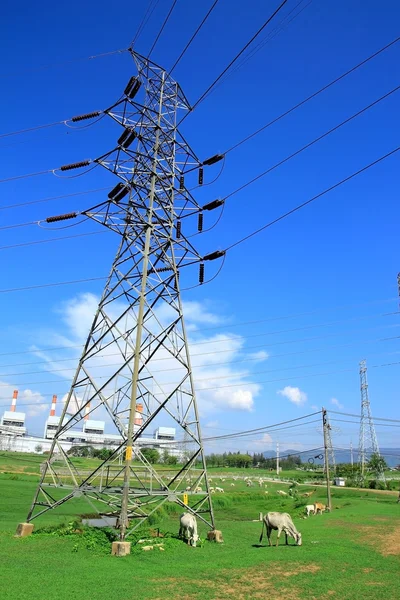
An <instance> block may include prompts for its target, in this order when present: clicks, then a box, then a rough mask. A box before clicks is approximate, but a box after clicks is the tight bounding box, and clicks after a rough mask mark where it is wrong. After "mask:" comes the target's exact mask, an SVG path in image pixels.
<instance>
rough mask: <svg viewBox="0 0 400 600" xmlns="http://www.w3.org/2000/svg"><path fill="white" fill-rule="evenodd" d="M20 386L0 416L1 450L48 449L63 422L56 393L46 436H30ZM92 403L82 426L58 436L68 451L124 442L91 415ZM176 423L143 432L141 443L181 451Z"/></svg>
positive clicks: (173, 452) (138, 421) (175, 452)
mask: <svg viewBox="0 0 400 600" xmlns="http://www.w3.org/2000/svg"><path fill="white" fill-rule="evenodd" d="M17 399H18V390H14V393H13V398H12V403H11V408H10V410H7V411H5V412H4V414H3V416H2V417H1V420H0V450H9V451H14V452H48V451H49V450H50V448H51V444H52V440H53V438H54V435H55V433H56V431H57V430H58V427H59V425H60V419H61V417H58V416H56V403H57V396H56V395H54V396H53V399H52V404H51V410H50V414H49V416H48V418H47V420H46V422H45V426H44V433H43V437H39V436H30V435H29V433H28V430H27V428H26V425H25V413H23V412H17V410H16V407H17ZM142 413H143V405H142V404H138V405H137V407H136V414H135V421H134V430H135V431H138V429H139V428H140V427H141V426H142V424H143V414H142ZM89 417H90V404H88V405H87V406H86V410H85V416H84V418H83V421H82V423H83V425H82V428H81V429H78V428H76V429H75V428H74V429H72V428H71V429H68V430H66V431H65V432H63V433H61V435H60V436H59V438H58V439H59V441H60V444H61V446H62V448H63V450H65V451H66V452H68V450H70V449H71V448H72V447H73V446H93V447H94V448H110V449H113V448H117V447H118V446H119V445H120V444H121V443H122V437H121V436H120V435H119V434H113V433H106V431H105V429H106V423H105V421H97V420H94V419H90V418H89ZM175 433H176V432H175V429H174V428H173V427H158V428H157V429H156V430H155V431H154V434H153V437H144V436H141V437H140V438H139V439H138V444H139V445H140V446H143V447H146V448H154V449H156V450H158V451H159V452H164V451H165V450H166V451H167V452H168V453H169V454H170V455H172V456H177V457H178V458H179V457H180V455H181V450H180V449H179V445H178V443H177V441H176V439H175Z"/></svg>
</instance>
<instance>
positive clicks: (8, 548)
mask: <svg viewBox="0 0 400 600" xmlns="http://www.w3.org/2000/svg"><path fill="white" fill-rule="evenodd" d="M15 458H16V457H14V459H15ZM30 458H31V457H29V459H30ZM37 458H38V461H37V462H38V464H37V474H38V473H39V464H40V462H41V458H42V457H37ZM2 460H3V459H2ZM9 460H12V459H9ZM14 462H17V461H14ZM18 462H20V461H18ZM22 465H23V463H21V466H22ZM32 471H34V469H33V463H28V462H27V463H26V464H25V465H24V466H23V468H22V470H21V471H19V473H20V474H18V475H15V474H2V475H0V564H1V587H0V590H1V591H0V597H1V598H7V600H28V599H29V600H43V598H51V599H53V598H54V599H57V600H64V599H65V600H75V599H76V600H78V599H79V600H81V599H82V598H84V599H86V598H90V599H91V600H103V598H104V597H107V599H108V600H120V598H126V599H127V600H142V599H143V600H147V599H150V598H151V599H153V600H154V599H164V598H171V597H172V598H179V599H186V600H187V599H192V598H193V599H195V600H215V599H225V598H226V599H228V598H229V599H231V598H235V599H238V600H245V599H252V598H266V597H268V598H271V599H275V598H276V599H277V598H279V599H281V598H282V597H285V598H286V600H293V599H297V598H298V599H307V600H311V599H313V598H315V599H317V598H318V599H325V598H332V597H333V598H335V597H336V598H344V599H346V600H353V599H354V600H355V599H358V598H363V599H364V600H375V599H377V598H380V597H384V598H385V600H392V599H393V600H394V599H395V598H398V585H397V582H398V573H399V568H400V560H399V552H400V544H399V540H400V518H399V512H400V505H399V504H397V503H396V494H394V495H384V496H383V495H379V494H377V493H375V492H374V491H367V490H362V491H356V490H347V489H337V490H335V489H334V490H333V501H334V506H335V508H334V510H333V511H332V513H330V514H323V515H321V516H316V517H311V518H309V519H306V520H303V519H301V516H302V513H303V508H302V506H301V502H304V503H305V502H306V501H307V502H308V500H306V499H302V500H298V501H294V500H292V499H291V498H280V497H279V496H277V495H276V490H277V489H279V488H282V486H283V484H273V483H271V484H268V488H267V490H268V491H269V494H268V495H266V494H265V489H264V488H257V487H254V488H248V489H246V488H245V487H244V484H243V482H238V481H235V482H234V483H235V487H230V482H233V480H232V479H230V480H229V481H228V478H227V479H226V481H225V482H223V483H221V485H222V486H223V487H224V488H225V494H221V495H214V496H213V501H214V507H215V515H216V520H217V525H218V527H219V528H220V529H221V530H222V532H223V535H224V540H225V542H224V544H223V545H217V544H212V543H207V542H204V543H203V544H202V545H201V547H198V548H191V547H188V546H186V545H185V544H184V543H182V542H180V541H178V540H176V539H175V538H174V537H169V538H167V539H166V540H165V541H164V546H165V551H164V552H160V551H159V550H153V551H150V552H143V551H141V550H139V549H138V547H137V546H136V547H133V552H132V554H131V556H128V557H126V558H115V557H112V556H110V555H109V550H110V542H109V540H108V539H107V538H105V536H104V535H103V533H102V532H97V533H96V534H93V535H92V534H91V532H90V531H89V532H84V533H82V529H81V530H80V531H81V533H73V531H74V529H75V526H72V527H68V526H67V527H65V528H64V529H63V530H62V532H61V533H64V534H65V535H60V532H59V533H57V531H56V532H53V533H52V532H49V531H48V530H47V532H46V529H45V528H46V527H48V526H49V525H54V524H57V523H61V522H64V523H71V522H72V521H73V520H74V518H75V516H76V515H77V514H82V513H86V512H88V509H89V507H88V504H87V503H86V501H85V500H84V499H82V498H79V499H74V500H73V501H70V502H67V503H66V504H64V505H62V506H61V507H59V509H57V510H55V511H50V512H49V513H46V514H45V515H43V517H40V518H39V519H38V520H37V521H36V522H35V529H36V533H35V534H34V535H32V536H31V537H29V538H25V539H15V538H14V537H13V533H14V531H15V527H16V524H17V523H18V522H20V521H23V520H25V518H26V513H27V509H28V508H29V505H30V503H31V501H32V496H33V493H34V490H35V486H36V483H37V479H38V477H37V475H36V476H32V475H28V474H27V473H30V472H32ZM215 484H216V485H219V482H217V481H215ZM282 489H287V488H282ZM306 489H310V490H311V489H313V488H312V487H310V488H305V487H303V486H302V487H301V492H303V491H305V490H306ZM314 499H315V500H321V501H324V499H325V490H324V489H323V488H320V487H318V488H317V489H316V492H315V493H314V494H313V496H312V500H314ZM268 510H280V511H287V512H289V513H290V514H291V515H292V516H293V519H294V522H295V524H296V526H297V528H298V529H299V530H300V531H301V532H302V534H303V545H302V546H301V547H297V546H294V545H290V546H288V547H285V546H284V539H282V542H283V543H282V542H281V543H282V545H281V546H279V548H275V547H272V548H269V547H266V546H263V547H259V544H258V539H259V535H260V530H261V526H260V523H259V522H254V521H253V519H257V518H258V513H259V511H262V512H264V513H265V512H267V511H268ZM179 512H180V511H179ZM177 517H178V513H176V512H175V511H174V512H171V511H167V510H165V511H163V512H162V513H161V514H160V516H159V523H157V526H159V527H160V528H161V530H162V531H163V532H171V535H172V534H176V532H177V529H178V520H177ZM199 529H200V534H201V536H202V538H204V537H205V535H206V530H205V528H204V527H203V526H202V525H200V526H199ZM41 531H42V532H41ZM291 544H293V541H292V540H291Z"/></svg>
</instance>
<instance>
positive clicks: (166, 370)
mask: <svg viewBox="0 0 400 600" xmlns="http://www.w3.org/2000/svg"><path fill="white" fill-rule="evenodd" d="M210 354H212V353H210ZM393 354H396V355H397V354H399V352H378V353H374V354H372V356H375V355H377V356H392V355H393ZM107 356H120V354H118V353H114V354H107V355H103V356H102V357H101V358H105V357H107ZM68 360H71V359H68ZM163 360H168V359H163ZM252 360H257V358H253V359H251V358H250V359H242V360H236V361H235V360H233V361H225V362H221V363H211V364H200V365H192V368H193V369H205V368H208V367H214V366H220V365H232V364H237V363H243V362H248V361H252ZM352 360H357V357H356V358H354V359H353V357H351V358H349V357H346V358H341V359H338V360H330V361H325V362H319V363H312V364H308V365H296V366H290V367H280V368H278V369H266V370H263V371H253V372H252V373H240V372H239V373H237V374H235V373H230V374H229V375H213V376H212V377H207V378H201V379H197V381H209V380H210V379H212V380H213V381H214V380H216V379H236V378H238V377H240V378H243V377H244V376H249V375H251V376H252V377H253V376H255V375H261V374H265V373H278V372H280V371H295V370H297V369H311V368H313V367H321V366H325V365H333V364H338V363H343V362H351V361H352ZM49 362H52V361H48V362H46V361H43V363H45V364H48V363H49ZM54 362H58V361H57V360H55V361H54ZM62 362H64V361H62ZM35 364H42V363H35ZM114 364H115V363H110V364H104V363H100V364H97V365H91V369H105V368H107V367H112V366H114ZM396 364H397V363H396ZM7 366H12V365H5V366H2V368H7ZM180 370H181V368H180V367H174V368H172V369H171V368H168V369H158V370H154V371H152V373H154V374H156V373H171V372H172V371H180ZM66 371H76V366H74V367H63V368H61V369H41V370H39V371H24V372H23V373H20V372H19V373H0V378H1V377H18V376H21V375H41V374H45V373H65V372H66Z"/></svg>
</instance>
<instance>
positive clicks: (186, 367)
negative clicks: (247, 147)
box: [27, 52, 222, 541]
mask: <svg viewBox="0 0 400 600" xmlns="http://www.w3.org/2000/svg"><path fill="white" fill-rule="evenodd" d="M132 56H133V59H134V61H135V63H136V67H137V70H138V75H137V76H134V77H132V78H131V79H130V81H129V83H128V85H127V87H126V89H125V92H124V95H123V97H122V99H121V100H119V101H118V102H117V103H116V104H115V105H114V106H113V107H112V108H111V109H109V110H108V111H107V114H108V115H109V116H110V117H111V118H112V119H113V120H114V121H116V122H117V123H118V124H119V125H120V126H121V125H122V127H123V130H122V134H121V135H120V137H119V139H118V142H117V146H116V147H115V148H114V149H113V150H112V151H111V152H109V153H107V154H105V155H103V156H102V157H100V158H98V159H96V162H97V163H98V164H99V165H102V166H103V167H104V168H106V169H107V170H109V171H111V172H112V173H114V174H115V175H117V177H118V178H119V179H120V182H119V183H118V184H117V185H116V186H115V187H114V189H113V190H112V191H111V192H110V193H109V194H108V198H107V199H106V200H105V201H104V202H102V203H100V204H98V205H97V206H95V207H92V208H91V209H89V210H87V211H85V213H84V214H86V215H87V216H88V217H90V218H92V219H93V220H95V221H96V222H98V223H100V224H102V225H103V226H105V227H107V228H109V229H111V230H112V231H114V232H116V233H117V234H118V235H119V236H120V243H119V248H118V251H117V254H116V257H115V259H114V262H113V265H112V268H111V272H110V275H109V277H108V280H107V283H106V285H105V288H104V291H103V294H102V297H101V300H100V303H99V306H98V309H97V312H96V314H95V316H94V319H93V323H92V326H91V329H90V332H89V335H88V338H87V341H86V343H85V345H84V350H83V352H82V356H81V358H80V361H79V364H78V367H77V370H76V373H75V376H74V378H73V381H72V385H71V389H70V391H69V393H68V396H67V398H66V400H65V404H64V409H63V413H62V416H61V419H60V422H59V425H58V429H57V431H56V433H55V436H54V440H53V443H52V446H51V450H50V454H49V457H48V460H47V461H46V463H45V465H44V469H43V472H42V475H41V479H40V483H39V485H38V488H37V490H36V493H35V496H34V499H33V503H32V506H31V509H30V511H29V514H28V517H27V521H28V523H30V522H31V521H32V520H33V519H35V518H36V517H38V516H39V515H41V514H43V513H44V512H46V511H49V510H51V509H53V508H56V507H57V506H60V505H61V504H63V503H64V502H67V501H69V500H71V499H73V498H75V497H77V496H78V497H79V496H82V495H83V496H84V497H85V498H86V499H87V500H88V501H89V503H91V504H92V505H93V507H95V508H96V510H97V511H100V512H101V513H103V514H109V515H113V516H116V517H117V518H118V520H117V525H118V527H119V529H120V540H121V541H124V540H125V539H126V538H127V537H128V536H129V535H130V534H131V533H132V532H133V531H134V530H135V529H137V528H138V527H139V526H140V525H141V524H142V523H143V522H144V521H145V520H146V519H147V518H148V517H149V516H150V515H152V514H153V513H155V512H156V511H157V510H158V509H159V508H160V507H161V506H162V505H163V503H164V502H166V501H173V502H176V503H178V504H179V505H181V506H182V508H185V510H188V511H190V512H191V513H193V514H194V515H196V516H197V517H198V518H199V519H200V520H201V521H203V522H204V523H205V524H206V525H207V526H208V527H210V528H211V529H214V528H215V524H214V515H213V508H212V503H211V497H210V492H209V484H208V478H207V469H206V462H205V456H204V449H203V445H202V438H201V431H200V423H199V414H198V409H197V404H196V396H195V392H194V383H193V373H192V368H191V363H190V357H189V348H188V340H187V335H186V329H185V323H184V318H183V308H182V301H181V294H180V280H179V275H180V272H181V271H182V269H183V267H185V266H187V265H189V264H191V263H194V262H199V263H200V282H202V281H203V278H204V263H203V262H202V261H204V260H213V259H214V258H217V257H219V256H220V255H221V254H222V253H219V252H214V253H212V254H210V255H208V256H205V257H201V256H200V255H199V254H198V252H197V251H196V250H195V249H194V247H193V246H192V244H191V243H190V241H189V239H188V236H187V235H186V237H185V235H184V231H185V229H186V230H190V225H188V226H187V227H186V223H190V221H191V220H192V219H190V217H191V216H193V215H198V229H199V230H201V229H202V223H203V213H202V209H201V207H200V206H199V205H198V204H197V202H196V201H195V199H194V198H193V196H192V194H191V193H190V191H188V186H187V184H185V175H184V174H185V172H189V171H194V172H195V171H198V172H199V178H200V179H202V177H203V173H202V168H203V167H202V165H204V164H212V163H213V162H217V160H218V159H219V157H212V158H211V159H209V160H208V161H204V162H203V163H200V162H199V160H198V159H197V157H196V155H195V154H194V152H193V151H192V150H191V149H190V147H189V146H188V145H187V143H186V141H185V140H184V139H183V138H182V137H181V135H180V134H179V132H178V130H177V128H176V123H177V118H178V114H181V113H182V112H185V111H188V110H190V106H189V104H188V101H187V100H186V98H185V96H184V94H183V93H182V90H181V89H180V87H179V85H178V84H177V83H176V82H175V81H174V80H173V79H172V78H171V77H170V76H169V75H168V73H167V72H166V71H165V70H164V69H162V68H161V67H159V66H158V65H156V64H155V63H153V62H151V61H150V60H148V59H146V58H144V57H143V56H141V55H139V54H137V53H135V52H132ZM143 89H144V101H143V104H140V103H138V101H137V100H136V98H137V97H138V96H140V94H141V93H142V90H143ZM91 116H92V115H83V116H82V117H79V119H82V118H86V117H87V118H90V117H91ZM85 164H86V163H85V161H84V162H83V163H82V162H81V163H74V164H72V165H65V166H64V167H63V170H69V169H73V168H79V167H81V166H85ZM187 178H188V179H189V180H190V176H188V177H187ZM200 182H201V181H200ZM196 183H197V181H196V182H193V187H194V184H196ZM220 204H221V201H214V202H211V203H209V204H208V205H206V206H204V207H203V208H204V209H206V210H210V209H213V208H216V207H217V206H219V205H220ZM71 216H75V215H73V214H72V215H61V216H60V217H54V220H61V219H64V218H70V217H71ZM110 356H112V360H110V358H109V357H110ZM106 357H107V358H106ZM110 363H111V365H110ZM93 414H94V416H95V418H99V417H100V418H108V422H110V423H112V424H114V426H115V429H116V430H117V432H118V433H119V435H120V436H121V443H120V445H119V447H118V448H116V449H115V450H114V451H113V453H112V455H111V457H110V458H109V459H107V460H104V461H103V462H102V463H101V464H100V465H99V466H98V467H96V468H95V469H93V471H91V472H86V473H82V472H79V470H78V469H77V468H76V466H74V464H73V462H72V461H71V460H70V457H69V456H68V455H67V454H66V452H65V451H64V449H63V447H62V445H61V440H62V439H65V436H66V434H67V433H68V432H69V431H71V434H72V428H73V427H74V426H76V425H77V424H78V423H79V422H81V421H82V420H83V419H84V418H85V415H86V418H87V416H88V415H89V417H92V415H93ZM160 424H161V425H164V426H165V425H166V424H167V425H173V426H174V427H175V428H176V429H177V431H178V433H177V439H178V440H179V441H180V443H181V456H180V459H181V462H182V466H181V467H180V468H179V469H175V471H173V470H171V469H170V470H168V467H166V469H165V470H163V471H160V470H156V469H155V468H154V467H153V466H152V465H151V464H150V463H149V462H148V460H147V459H146V456H145V454H146V453H145V452H142V449H143V444H144V441H143V440H144V439H145V435H146V433H148V432H149V431H150V430H151V433H152V432H153V430H154V428H155V427H157V426H159V425H160ZM148 437H149V436H148ZM150 437H152V435H151V436H150ZM141 440H142V442H141ZM147 440H148V438H147ZM148 443H149V440H148ZM121 454H122V455H123V463H122V464H120V463H121V460H120V458H121ZM55 456H58V457H59V458H58V459H57V460H56V461H55V462H53V459H54V457H55ZM184 491H185V493H186V494H187V497H184V496H183V492H184ZM100 507H103V509H102V510H101V509H100Z"/></svg>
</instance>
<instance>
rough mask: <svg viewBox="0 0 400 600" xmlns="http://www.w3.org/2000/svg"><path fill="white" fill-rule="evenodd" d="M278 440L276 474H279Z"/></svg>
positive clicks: (277, 445)
mask: <svg viewBox="0 0 400 600" xmlns="http://www.w3.org/2000/svg"><path fill="white" fill-rule="evenodd" d="M279 472H280V468H279V442H277V443H276V474H277V475H279Z"/></svg>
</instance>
